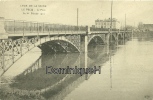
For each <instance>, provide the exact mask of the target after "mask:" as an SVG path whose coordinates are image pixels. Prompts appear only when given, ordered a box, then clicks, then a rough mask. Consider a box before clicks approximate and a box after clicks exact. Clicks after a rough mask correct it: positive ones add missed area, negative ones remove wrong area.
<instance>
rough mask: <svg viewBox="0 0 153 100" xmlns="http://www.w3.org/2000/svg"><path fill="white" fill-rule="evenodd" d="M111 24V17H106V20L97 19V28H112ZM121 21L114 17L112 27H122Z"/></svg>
mask: <svg viewBox="0 0 153 100" xmlns="http://www.w3.org/2000/svg"><path fill="white" fill-rule="evenodd" d="M110 26H111V19H110V18H109V19H105V20H99V19H97V20H95V28H110ZM120 27H121V26H120V22H119V21H117V19H115V18H113V19H112V29H120Z"/></svg>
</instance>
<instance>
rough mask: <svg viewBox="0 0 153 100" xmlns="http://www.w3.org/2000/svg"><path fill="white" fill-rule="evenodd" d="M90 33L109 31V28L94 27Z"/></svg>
mask: <svg viewBox="0 0 153 100" xmlns="http://www.w3.org/2000/svg"><path fill="white" fill-rule="evenodd" d="M90 31H109V29H108V28H93V27H90Z"/></svg>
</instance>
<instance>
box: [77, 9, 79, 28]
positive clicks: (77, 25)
mask: <svg viewBox="0 0 153 100" xmlns="http://www.w3.org/2000/svg"><path fill="white" fill-rule="evenodd" d="M78 17H79V9H78V8H77V28H78V30H79V27H78V24H79V23H78Z"/></svg>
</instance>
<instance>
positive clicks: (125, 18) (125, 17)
mask: <svg viewBox="0 0 153 100" xmlns="http://www.w3.org/2000/svg"><path fill="white" fill-rule="evenodd" d="M125 30H126V14H125Z"/></svg>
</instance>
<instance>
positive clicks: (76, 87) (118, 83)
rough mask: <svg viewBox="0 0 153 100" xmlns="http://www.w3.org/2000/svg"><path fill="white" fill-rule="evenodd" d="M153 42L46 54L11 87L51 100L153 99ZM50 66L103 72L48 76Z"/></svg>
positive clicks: (145, 39)
mask: <svg viewBox="0 0 153 100" xmlns="http://www.w3.org/2000/svg"><path fill="white" fill-rule="evenodd" d="M152 40H153V38H150V37H149V36H148V35H146V36H145V37H143V38H142V36H141V37H132V39H130V40H128V41H120V42H119V43H118V44H115V45H114V46H103V45H98V46H90V47H89V48H88V50H89V52H88V54H87V55H86V54H84V53H83V54H79V53H69V54H51V53H49V54H47V55H46V54H44V55H42V56H41V57H40V59H39V60H38V61H37V62H39V64H38V63H37V62H36V63H37V64H36V65H35V66H34V67H31V70H32V71H30V72H28V70H27V71H25V72H23V73H22V74H20V75H18V76H17V77H16V78H14V79H13V82H12V83H11V84H9V87H11V88H17V89H20V90H27V91H30V90H39V91H41V92H42V96H43V97H44V98H43V99H47V100H153V51H152V50H153V41H152ZM85 59H86V61H87V66H86V63H85ZM46 66H53V67H57V68H63V67H66V66H70V67H75V66H77V67H79V68H80V67H81V68H84V67H89V68H91V67H93V66H101V73H100V74H99V73H96V74H91V75H90V74H88V75H82V76H81V75H72V74H71V75H65V74H60V75H54V74H46ZM56 83H58V84H56ZM51 86H53V88H52V87H51ZM30 100H33V99H30Z"/></svg>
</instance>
